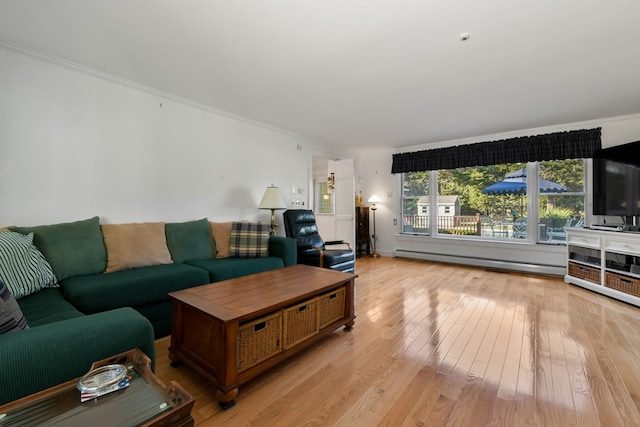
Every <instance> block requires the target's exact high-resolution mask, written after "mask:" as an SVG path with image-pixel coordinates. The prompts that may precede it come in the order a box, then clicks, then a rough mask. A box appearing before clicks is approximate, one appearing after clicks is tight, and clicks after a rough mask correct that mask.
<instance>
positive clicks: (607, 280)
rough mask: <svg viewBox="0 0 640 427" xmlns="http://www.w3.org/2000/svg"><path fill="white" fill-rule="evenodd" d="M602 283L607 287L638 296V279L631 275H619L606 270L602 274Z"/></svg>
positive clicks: (639, 285) (639, 286)
mask: <svg viewBox="0 0 640 427" xmlns="http://www.w3.org/2000/svg"><path fill="white" fill-rule="evenodd" d="M604 285H605V286H606V287H607V288H611V289H615V290H618V291H621V292H624V293H626V294H629V295H634V296H637V297H640V280H638V279H634V278H633V277H627V276H619V275H617V274H614V273H609V272H608V271H607V272H606V273H605V275H604Z"/></svg>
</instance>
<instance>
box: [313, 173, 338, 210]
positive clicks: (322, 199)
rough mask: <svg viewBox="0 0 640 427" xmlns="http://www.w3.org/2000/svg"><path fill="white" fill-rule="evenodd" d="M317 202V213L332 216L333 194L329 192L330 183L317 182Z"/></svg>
mask: <svg viewBox="0 0 640 427" xmlns="http://www.w3.org/2000/svg"><path fill="white" fill-rule="evenodd" d="M315 191H316V194H315V197H314V199H315V201H316V208H315V211H316V213H319V214H332V213H334V212H333V192H330V191H329V183H328V182H327V181H322V182H319V181H316V185H315Z"/></svg>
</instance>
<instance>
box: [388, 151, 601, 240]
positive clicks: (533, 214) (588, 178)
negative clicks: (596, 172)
mask: <svg viewBox="0 0 640 427" xmlns="http://www.w3.org/2000/svg"><path fill="white" fill-rule="evenodd" d="M565 160H571V159H565ZM581 160H582V165H583V170H582V172H583V177H582V183H583V186H582V191H571V192H563V193H557V195H558V196H582V199H583V207H584V208H583V212H584V213H583V217H584V224H588V223H589V222H590V220H591V217H592V215H591V211H590V209H591V203H592V197H591V191H589V189H590V188H591V182H592V162H591V159H581ZM558 161H564V160H558ZM540 163H541V162H528V163H526V170H527V186H528V187H529V188H532V187H534V188H537V187H538V185H537V182H538V177H539V171H540ZM428 172H429V180H430V184H429V188H430V189H431V188H436V189H437V188H438V171H437V170H436V171H428ZM407 173H411V172H407ZM407 173H401V174H400V175H401V176H400V180H399V181H400V188H401V191H400V194H401V197H400V211H401V216H402V218H403V223H402V224H401V225H400V231H399V233H400V234H401V235H414V236H420V237H431V238H433V237H437V238H451V239H460V240H479V239H486V240H490V241H491V242H500V243H513V242H514V239H511V238H510V239H507V238H497V237H491V236H477V235H453V234H444V233H438V230H437V226H435V225H434V224H437V221H438V219H437V216H438V209H429V219H428V221H429V228H428V232H426V233H425V232H415V231H405V224H404V219H405V212H404V206H405V200H406V199H420V198H424V197H428V198H429V206H432V205H433V206H437V198H438V193H437V192H431V191H429V194H428V195H415V196H409V197H405V195H404V194H405V193H404V191H403V190H404V188H405V178H406V174H407ZM432 193H433V194H432ZM549 195H552V196H553V195H556V193H551V194H545V193H540V191H535V192H527V195H526V205H527V213H528V214H527V229H528V230H534V232H533V233H527V236H526V239H521V240H519V241H518V243H529V244H545V245H566V241H548V240H547V239H546V238H545V237H546V236H542V235H540V234H541V233H540V230H539V229H538V224H539V222H540V210H539V206H540V200H541V196H543V197H544V196H549ZM434 203H436V204H435V205H434Z"/></svg>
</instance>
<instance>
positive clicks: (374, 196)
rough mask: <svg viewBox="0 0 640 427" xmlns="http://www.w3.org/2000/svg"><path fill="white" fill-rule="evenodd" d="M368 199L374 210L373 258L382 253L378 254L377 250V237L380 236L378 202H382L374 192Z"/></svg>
mask: <svg viewBox="0 0 640 427" xmlns="http://www.w3.org/2000/svg"><path fill="white" fill-rule="evenodd" d="M368 201H369V203H371V210H372V211H373V235H372V236H371V237H372V240H373V242H372V243H373V253H372V254H371V256H372V257H373V258H378V257H379V256H380V255H378V253H377V252H376V239H377V238H378V236H377V235H376V210H377V209H378V207H377V206H376V203H380V202H381V200H380V197H378V196H376V195H375V194H374V195H372V196H371V197H369V200H368Z"/></svg>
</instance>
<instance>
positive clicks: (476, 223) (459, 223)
mask: <svg viewBox="0 0 640 427" xmlns="http://www.w3.org/2000/svg"><path fill="white" fill-rule="evenodd" d="M437 221H438V223H437V224H438V233H441V234H463V235H468V236H469V235H475V236H480V235H481V232H482V224H481V221H480V214H476V215H455V216H438V219H437ZM402 231H403V232H405V233H428V232H429V217H428V216H424V215H405V216H404V218H403V227H402Z"/></svg>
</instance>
